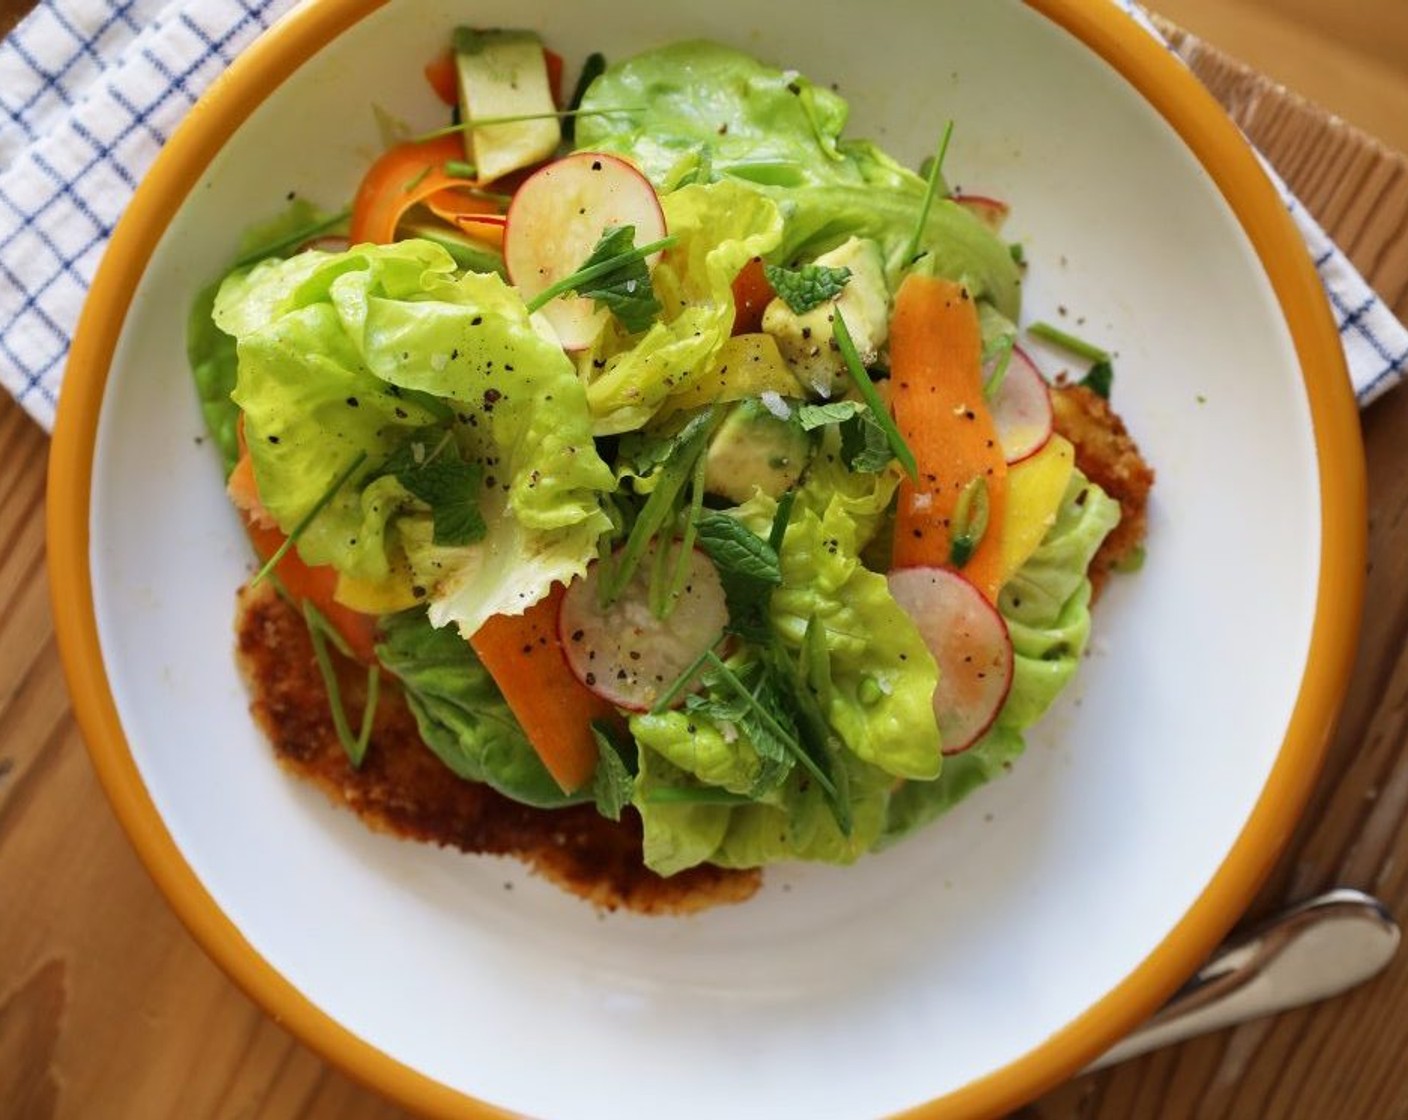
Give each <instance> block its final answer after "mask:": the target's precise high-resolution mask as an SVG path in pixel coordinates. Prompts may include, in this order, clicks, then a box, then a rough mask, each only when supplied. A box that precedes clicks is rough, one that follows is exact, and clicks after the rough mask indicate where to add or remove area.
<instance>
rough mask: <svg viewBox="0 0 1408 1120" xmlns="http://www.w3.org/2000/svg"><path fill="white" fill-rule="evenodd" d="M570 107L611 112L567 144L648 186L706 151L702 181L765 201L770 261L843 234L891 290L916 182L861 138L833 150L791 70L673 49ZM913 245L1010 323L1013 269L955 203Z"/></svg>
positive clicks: (916, 201)
mask: <svg viewBox="0 0 1408 1120" xmlns="http://www.w3.org/2000/svg"><path fill="white" fill-rule="evenodd" d="M582 104H583V108H586V109H610V110H611V112H609V113H602V114H600V115H597V116H589V117H583V118H581V119H580V120H579V122H578V126H577V128H578V142H579V144H580V146H581V147H583V148H587V149H592V150H605V151H614V152H620V153H622V154H624V155H626V156H628V157H629V158H631V159H632V160H634V161H635V162H636V163H638V164H639V165H640V166H641V168H642V169H643V170H644V171H645V174H646V175H647V176H648V177H649V178H650V179H651V181H652V182H654V183H655V184H656V185H657V186H658V187H661V188H664V187H666V186H668V185H670V184H672V182H674V181H676V180H677V179H678V178H679V171H678V168H679V167H680V166H684V165H688V166H691V167H694V169H695V170H696V171H697V166H696V165H698V164H699V162H700V155H699V153H700V152H703V151H707V152H708V162H709V165H710V167H711V173H712V174H713V175H715V176H721V177H724V178H727V179H732V180H734V181H736V182H739V183H743V184H746V185H747V186H748V187H749V188H750V189H752V190H755V191H757V192H759V193H762V194H766V195H767V196H768V197H770V198H772V199H773V200H774V201H775V202H776V203H777V205H778V207H779V208H780V209H781V211H782V216H783V220H784V224H785V227H786V232H785V234H784V236H783V238H782V240H781V241H780V242H778V243H777V244H776V245H775V246H774V247H772V248H771V251H770V259H772V260H774V261H775V262H776V263H780V264H788V265H790V264H793V263H796V262H799V261H806V260H810V259H813V258H815V257H816V256H817V255H819V254H821V253H824V252H826V251H827V250H828V249H832V248H835V247H836V246H837V245H840V244H841V243H842V242H844V241H845V240H847V239H848V238H850V237H853V236H854V237H865V238H871V239H873V240H875V241H877V242H879V243H880V245H881V248H882V251H883V253H884V256H885V260H886V265H887V270H888V272H889V277H890V280H891V282H892V284H893V283H894V282H895V281H896V280H897V279H898V275H899V272H900V270H901V269H902V268H904V267H906V266H907V265H908V264H909V262H908V261H907V260H906V259H905V252H906V248H907V245H908V242H909V239H910V237H911V235H912V233H913V230H914V228H915V225H916V224H917V222H918V221H919V215H920V212H921V210H922V208H923V204H924V195H925V189H926V188H925V182H924V180H923V179H922V178H921V177H920V176H918V175H917V174H915V173H914V172H912V171H910V170H908V169H906V168H904V167H902V166H900V165H899V164H898V163H896V162H895V161H894V160H893V159H891V158H890V157H889V156H888V155H886V154H885V153H884V152H882V151H880V149H879V148H877V147H875V145H873V144H871V143H869V142H867V141H863V140H843V139H842V138H841V132H842V129H843V128H844V127H845V124H846V117H847V114H848V108H847V106H846V103H845V101H844V100H842V99H841V98H840V97H839V96H837V95H836V94H835V93H832V92H831V91H829V90H825V89H821V88H819V87H817V86H815V85H813V84H812V83H811V82H809V81H808V80H807V79H806V78H804V77H802V76H800V75H798V74H796V73H795V72H791V71H782V70H777V69H775V68H773V67H769V66H765V65H763V64H762V63H760V62H758V61H757V60H756V59H753V58H751V57H750V56H748V55H746V54H744V53H742V52H741V51H736V50H733V49H731V48H728V47H723V46H720V45H718V44H715V43H708V42H688V43H676V44H672V45H671V46H668V47H663V48H661V49H659V50H653V51H647V52H645V53H644V54H640V55H637V56H636V57H634V58H630V59H626V60H625V61H623V62H620V63H618V64H616V65H614V66H612V67H610V68H609V69H608V70H607V71H606V73H605V74H603V75H602V76H601V77H600V78H598V79H597V80H596V81H595V82H593V83H592V85H591V88H590V89H589V90H588V91H587V94H586V97H585V98H584V99H583V103H582ZM621 106H641V107H642V108H639V109H629V110H622V109H621ZM940 193H941V194H945V193H947V192H946V191H941V192H940ZM671 228H672V229H673V227H671ZM920 249H921V251H923V252H925V253H927V254H928V267H930V268H932V269H934V270H935V271H937V272H938V273H939V274H941V275H944V276H948V277H950V278H952V279H955V280H962V281H964V282H966V283H967V284H968V286H969V288H970V290H971V291H972V292H973V294H974V295H975V296H978V297H979V298H984V297H985V298H987V299H989V300H990V301H991V302H992V303H993V304H994V305H995V306H996V307H997V308H998V309H999V310H1000V311H1002V312H1003V314H1005V315H1007V316H1008V317H1009V318H1012V319H1015V318H1016V317H1017V313H1018V309H1019V306H1020V302H1021V289H1020V275H1019V272H1018V268H1017V265H1016V263H1015V262H1014V261H1013V260H1012V257H1011V254H1010V252H1009V251H1008V249H1007V246H1006V245H1005V244H1003V242H1002V241H1001V240H1000V239H999V238H998V237H997V236H996V235H994V234H993V233H992V232H991V231H990V230H988V229H987V228H986V227H985V226H984V225H983V224H982V223H981V222H980V221H978V220H977V219H976V218H974V217H973V215H971V214H969V213H968V212H967V211H965V210H964V209H963V208H962V207H960V206H957V205H956V204H954V203H952V202H950V201H948V200H946V199H943V198H941V199H940V200H939V201H938V202H936V203H935V205H934V207H933V209H932V211H931V213H930V215H929V218H928V221H927V222H926V225H925V228H924V230H923V233H922V235H921V238H920ZM667 305H668V304H667Z"/></svg>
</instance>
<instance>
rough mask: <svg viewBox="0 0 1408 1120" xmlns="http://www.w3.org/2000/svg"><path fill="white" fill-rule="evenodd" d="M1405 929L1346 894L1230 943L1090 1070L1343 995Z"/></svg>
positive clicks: (1389, 953)
mask: <svg viewBox="0 0 1408 1120" xmlns="http://www.w3.org/2000/svg"><path fill="white" fill-rule="evenodd" d="M1398 941H1399V929H1398V925H1397V923H1395V922H1394V920H1393V917H1392V915H1390V914H1389V912H1388V911H1387V910H1386V909H1385V908H1384V905H1383V904H1382V903H1381V902H1379V901H1378V900H1377V899H1376V898H1373V897H1371V896H1370V895H1367V894H1364V893H1363V892H1362V891H1356V890H1349V889H1347V888H1340V889H1338V890H1332V891H1329V892H1327V893H1325V894H1322V895H1319V896H1317V897H1315V898H1312V899H1310V900H1309V901H1307V902H1302V903H1300V904H1299V905H1297V906H1293V907H1291V908H1290V909H1289V910H1285V911H1283V912H1282V913H1280V914H1278V915H1277V916H1275V917H1274V918H1272V919H1271V920H1270V921H1268V922H1267V923H1266V924H1265V925H1263V926H1260V927H1259V928H1257V929H1255V930H1253V931H1252V932H1251V933H1249V934H1247V935H1245V936H1244V937H1240V938H1238V939H1236V940H1235V941H1231V942H1228V943H1227V944H1225V945H1223V947H1222V948H1221V949H1219V950H1218V952H1217V954H1216V955H1215V956H1214V957H1213V958H1212V960H1210V961H1209V962H1208V963H1207V964H1206V965H1205V966H1204V967H1203V968H1202V969H1201V970H1200V971H1199V972H1198V973H1197V975H1195V976H1194V977H1193V978H1192V979H1191V980H1189V981H1188V983H1187V984H1185V985H1184V986H1183V987H1182V988H1181V989H1179V991H1178V993H1177V994H1176V995H1175V996H1174V997H1173V998H1172V999H1171V1000H1169V1002H1168V1003H1166V1004H1165V1005H1164V1006H1163V1008H1162V1009H1161V1010H1160V1011H1159V1012H1158V1013H1157V1014H1155V1015H1154V1017H1153V1018H1152V1019H1150V1020H1149V1021H1148V1022H1147V1023H1145V1024H1144V1025H1143V1026H1142V1027H1140V1028H1139V1029H1137V1030H1136V1031H1135V1032H1134V1033H1133V1034H1131V1035H1129V1036H1128V1037H1127V1038H1125V1039H1124V1041H1122V1042H1119V1043H1117V1044H1116V1045H1115V1046H1113V1047H1111V1048H1110V1049H1109V1050H1108V1051H1106V1052H1105V1054H1104V1055H1102V1056H1101V1057H1100V1058H1098V1059H1096V1061H1095V1062H1093V1063H1092V1064H1091V1066H1090V1067H1089V1068H1090V1069H1100V1068H1101V1067H1103V1066H1108V1065H1114V1064H1115V1063H1116V1062H1122V1061H1124V1060H1125V1059H1126V1058H1133V1057H1135V1056H1136V1055H1138V1054H1144V1053H1146V1052H1148V1051H1150V1050H1155V1049H1158V1048H1159V1047H1162V1046H1170V1045H1172V1044H1173V1043H1175V1042H1182V1041H1183V1040H1184V1039H1186V1038H1192V1037H1193V1036H1194V1035H1199V1034H1205V1033H1207V1032H1209V1031H1215V1030H1218V1029H1220V1028H1222V1027H1227V1026H1231V1025H1232V1024H1234V1023H1240V1022H1243V1021H1245V1020H1248V1019H1258V1018H1260V1017H1262V1016H1264V1015H1272V1014H1275V1013H1276V1012H1278V1011H1285V1010H1287V1009H1289V1008H1292V1007H1299V1006H1301V1005H1302V1004H1306V1003H1313V1002H1315V1001H1316V1000H1321V999H1326V998H1328V997H1329V996H1333V995H1338V994H1339V993H1340V992H1344V991H1347V990H1348V989H1350V988H1352V987H1354V986H1355V985H1357V984H1362V983H1363V982H1364V981H1365V980H1368V979H1369V978H1370V977H1371V976H1375V975H1377V974H1378V973H1379V972H1380V971H1382V970H1383V968H1384V967H1385V966H1386V965H1387V964H1388V963H1389V961H1390V960H1392V959H1393V954H1394V951H1395V950H1396V949H1397V948H1398Z"/></svg>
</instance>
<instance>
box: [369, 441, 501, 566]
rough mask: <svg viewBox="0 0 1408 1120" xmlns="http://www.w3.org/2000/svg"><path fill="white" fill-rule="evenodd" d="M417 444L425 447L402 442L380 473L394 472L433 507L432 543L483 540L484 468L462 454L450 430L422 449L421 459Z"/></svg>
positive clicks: (415, 493) (431, 510) (406, 486)
mask: <svg viewBox="0 0 1408 1120" xmlns="http://www.w3.org/2000/svg"><path fill="white" fill-rule="evenodd" d="M417 446H422V447H423V445H418V444H416V443H408V444H406V445H405V446H403V447H402V448H401V449H400V450H399V451H397V452H396V454H394V455H393V456H392V457H391V458H390V459H389V460H388V461H387V463H386V465H385V466H384V467H383V468H382V471H381V473H382V474H391V475H395V476H396V481H397V482H399V483H400V484H401V485H402V486H404V487H405V488H406V489H407V490H408V491H410V493H411V495H412V496H413V497H415V498H417V499H419V500H420V501H422V502H424V503H425V504H426V505H428V506H429V507H430V517H431V522H432V525H433V536H432V541H433V543H435V544H437V545H443V546H448V547H458V546H462V545H467V544H474V543H476V542H477V541H481V540H483V539H484V537H485V534H487V533H488V531H489V530H488V526H486V525H485V523H484V517H483V515H482V514H481V513H480V512H479V495H480V494H481V493H482V491H483V481H484V468H483V467H482V466H481V465H480V464H479V463H467V462H465V461H464V460H462V459H461V458H460V457H459V454H458V451H457V449H456V448H455V446H454V437H453V435H451V433H449V432H446V433H445V436H444V438H443V439H442V440H441V441H440V444H439V446H438V447H436V448H435V449H434V450H433V451H431V452H430V453H429V454H428V455H426V454H424V453H423V452H422V457H421V459H420V461H419V462H418V461H417V460H416V453H415V448H416V447H417Z"/></svg>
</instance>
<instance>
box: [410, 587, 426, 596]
mask: <svg viewBox="0 0 1408 1120" xmlns="http://www.w3.org/2000/svg"><path fill="white" fill-rule="evenodd" d="M411 595H412V596H413V597H415V598H417V599H424V598H425V588H424V587H422V586H421V585H420V584H418V583H417V584H415V585H413V586H412V587H411Z"/></svg>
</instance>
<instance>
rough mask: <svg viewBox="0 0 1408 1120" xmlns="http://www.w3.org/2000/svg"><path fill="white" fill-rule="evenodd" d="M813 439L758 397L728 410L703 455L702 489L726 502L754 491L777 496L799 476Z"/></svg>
mask: <svg viewBox="0 0 1408 1120" xmlns="http://www.w3.org/2000/svg"><path fill="white" fill-rule="evenodd" d="M811 457H812V442H811V440H810V439H809V438H808V437H807V434H806V433H805V432H803V431H802V429H801V428H800V427H798V426H797V425H795V424H789V423H788V422H787V421H786V420H780V419H778V417H776V416H774V415H773V414H772V413H771V412H769V411H768V409H767V406H766V405H764V404H763V403H762V401H760V400H757V399H749V400H744V401H739V402H738V403H737V404H736V405H734V406H733V408H732V409H730V410H729V414H728V416H726V417H725V418H724V422H723V423H722V424H720V425H719V430H718V431H717V432H715V433H714V438H713V440H712V441H711V442H710V444H709V450H708V451H707V452H706V453H705V457H704V489H705V490H707V491H708V492H709V493H711V494H718V495H720V496H722V497H725V498H727V499H728V500H729V501H731V502H746V501H747V500H748V499H749V498H751V497H752V496H753V494H754V493H755V492H756V491H762V492H763V493H764V494H766V495H767V496H768V497H769V498H776V497H779V496H780V495H782V494H783V493H785V492H786V491H788V490H790V489H791V488H792V487H793V486H795V485H796V484H797V481H798V480H799V479H800V478H801V477H802V472H803V471H805V470H806V469H807V464H808V463H809V462H810V461H811Z"/></svg>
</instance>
